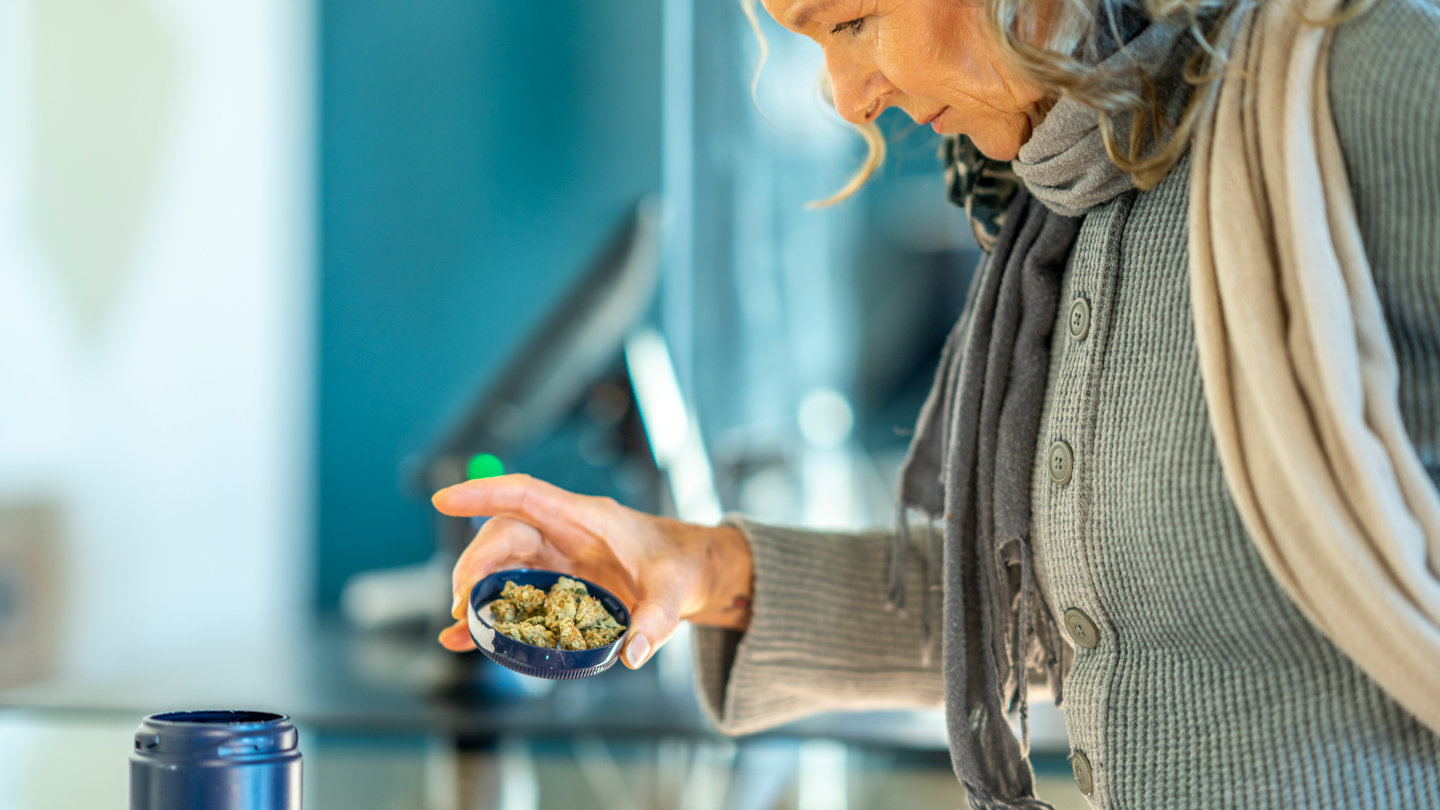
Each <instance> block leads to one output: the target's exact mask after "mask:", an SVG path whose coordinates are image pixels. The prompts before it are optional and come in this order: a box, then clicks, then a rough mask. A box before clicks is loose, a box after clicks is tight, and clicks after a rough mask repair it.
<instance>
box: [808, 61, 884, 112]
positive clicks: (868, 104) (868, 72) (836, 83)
mask: <svg viewBox="0 0 1440 810" xmlns="http://www.w3.org/2000/svg"><path fill="white" fill-rule="evenodd" d="M825 68H826V70H827V71H829V74H830V92H831V97H832V98H834V100H835V109H836V111H837V112H839V113H840V117H841V118H844V119H845V120H846V121H849V122H850V123H852V124H866V123H869V122H871V121H874V120H875V119H876V118H877V117H879V115H880V113H882V112H884V111H885V108H886V107H887V106H889V105H888V103H887V101H888V100H889V97H890V96H891V95H892V94H893V93H894V91H895V87H894V85H892V84H890V81H889V80H888V79H886V78H885V75H884V74H883V73H881V72H880V71H879V70H878V69H877V68H876V67H875V66H874V65H867V64H863V63H860V62H857V61H856V60H854V59H849V58H845V57H844V56H841V55H840V54H836V53H833V52H827V53H826V54H825Z"/></svg>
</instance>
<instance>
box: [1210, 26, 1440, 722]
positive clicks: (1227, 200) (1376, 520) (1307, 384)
mask: <svg viewBox="0 0 1440 810" xmlns="http://www.w3.org/2000/svg"><path fill="white" fill-rule="evenodd" d="M1300 2H1302V3H1303V6H1304V8H1303V13H1304V14H1305V15H1306V16H1307V17H1309V18H1311V19H1321V18H1324V17H1326V16H1328V15H1331V14H1334V13H1336V12H1338V11H1339V9H1340V3H1339V2H1338V0H1300ZM1330 30H1331V29H1328V28H1323V27H1317V26H1314V25H1309V24H1306V23H1304V22H1302V21H1301V20H1300V18H1299V16H1298V14H1297V11H1296V10H1293V9H1291V8H1289V7H1288V6H1287V4H1286V3H1285V2H1280V1H1279V0H1268V1H1267V2H1263V3H1261V4H1259V6H1258V7H1257V8H1254V9H1252V10H1251V11H1249V12H1248V13H1246V14H1245V15H1243V16H1242V17H1240V18H1238V19H1237V21H1236V22H1235V30H1234V33H1233V36H1234V37H1235V39H1234V47H1233V49H1232V51H1231V53H1232V57H1231V67H1230V70H1229V71H1228V72H1227V74H1226V75H1225V76H1224V78H1223V79H1221V80H1220V81H1219V83H1218V90H1215V91H1211V92H1212V97H1211V99H1210V103H1211V104H1212V105H1213V114H1212V115H1208V116H1206V120H1207V121H1208V123H1207V124H1206V125H1205V126H1204V128H1203V129H1202V130H1201V131H1200V132H1199V133H1198V134H1197V137H1196V141H1195V144H1194V151H1193V155H1192V158H1191V160H1192V169H1191V171H1192V173H1191V192H1190V194H1191V196H1190V292H1191V297H1192V305H1193V310H1194V317H1195V337H1196V342H1197V344H1198V347H1199V355H1200V371H1201V378H1202V380H1203V382H1204V388H1205V401H1206V404H1207V406H1208V408H1209V411H1210V422H1211V427H1212V429H1213V431H1214V434H1215V440H1216V443H1217V444H1218V446H1219V452H1220V460H1221V464H1222V466H1223V468H1224V471H1225V480H1226V482H1227V484H1228V485H1229V488H1230V492H1231V494H1232V495H1233V497H1234V500H1235V503H1236V505H1237V507H1238V508H1239V511H1240V515H1241V517H1242V519H1243V520H1244V523H1245V527H1246V528H1247V529H1248V530H1249V533H1250V535H1251V537H1252V538H1253V540H1254V542H1255V545H1256V547H1257V548H1258V549H1259V551H1260V554H1261V556H1262V557H1263V558H1264V560H1265V564H1266V565H1267V566H1268V568H1269V569H1270V572H1271V573H1272V574H1273V575H1274V576H1275V577H1276V579H1278V580H1279V582H1280V584H1281V586H1282V587H1283V588H1284V589H1285V591H1286V592H1287V593H1288V594H1289V595H1290V597H1291V598H1292V599H1294V601H1295V603H1296V604H1297V605H1299V607H1300V609H1301V610H1302V611H1303V612H1304V613H1305V615H1306V616H1307V617H1308V618H1309V620H1310V621H1311V622H1313V623H1314V624H1315V626H1316V627H1318V628H1319V629H1320V630H1321V632H1323V633H1324V634H1325V635H1326V636H1327V637H1328V638H1329V639H1330V640H1331V641H1333V642H1334V643H1335V644H1336V646H1338V647H1339V648H1340V649H1341V650H1342V651H1344V652H1345V654H1346V655H1348V656H1349V657H1350V659H1351V660H1353V661H1354V662H1355V663H1356V664H1358V665H1359V666H1360V667H1361V668H1362V669H1363V670H1364V671H1365V672H1366V673H1367V674H1368V675H1369V676H1370V677H1371V678H1373V679H1374V680H1375V681H1376V682H1377V683H1378V684H1379V685H1380V686H1381V687H1382V688H1383V689H1384V690H1385V691H1386V692H1387V693H1388V694H1389V695H1390V696H1391V697H1393V698H1394V699H1395V700H1396V701H1397V702H1399V703H1400V705H1402V706H1404V707H1405V708H1406V709H1408V710H1409V711H1410V712H1412V713H1414V714H1415V715H1416V716H1417V717H1418V718H1419V719H1420V721H1421V722H1422V723H1424V724H1425V725H1426V726H1428V727H1429V728H1430V729H1431V730H1432V731H1435V732H1437V733H1440V494H1437V492H1436V490H1435V487H1434V485H1433V483H1432V482H1431V480H1430V478H1429V477H1428V476H1427V475H1426V472H1425V469H1424V468H1423V467H1422V466H1421V463H1420V460H1419V458H1418V457H1417V456H1416V453H1415V449H1414V447H1413V446H1412V444H1411V442H1410V440H1409V437H1408V436H1407V435H1406V432H1405V427H1404V425H1403V424H1402V423H1401V420H1400V410H1399V407H1398V404H1397V400H1396V396H1397V394H1396V391H1397V379H1398V371H1397V366H1396V362H1395V355H1394V352H1393V350H1392V348H1391V346H1390V340H1389V336H1388V335H1387V333H1386V329H1385V321H1384V318H1383V316H1382V313H1381V309H1380V303H1379V299H1378V296H1377V294H1376V291H1375V285H1374V281H1373V280H1372V278H1371V275H1370V266H1369V264H1368V262H1367V260H1366V258H1365V252H1364V246H1363V245H1362V244H1361V241H1360V233H1359V229H1358V226H1357V224H1356V215H1355V206H1354V202H1353V200H1352V198H1351V195H1350V187H1349V182H1348V179H1347V176H1346V171H1345V162H1344V159H1343V156H1342V154H1341V151H1340V145H1339V139H1338V136H1337V135H1336V132H1335V125H1334V122H1333V119H1332V118H1331V114H1330V99H1329V90H1328V82H1327V74H1328V63H1327V55H1328V51H1329V44H1330V43H1329V31H1330ZM1242 68H1243V70H1242ZM1211 86H1212V87H1214V86H1215V85H1214V84H1212V85H1211Z"/></svg>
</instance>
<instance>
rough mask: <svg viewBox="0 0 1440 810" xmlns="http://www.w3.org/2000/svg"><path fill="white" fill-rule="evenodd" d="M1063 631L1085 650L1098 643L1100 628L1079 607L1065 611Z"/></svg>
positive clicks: (1092, 647)
mask: <svg viewBox="0 0 1440 810" xmlns="http://www.w3.org/2000/svg"><path fill="white" fill-rule="evenodd" d="M1065 633H1066V634H1067V635H1069V636H1070V640H1071V641H1073V642H1075V644H1076V645H1078V646H1080V647H1084V648H1085V649H1087V650H1091V649H1094V648H1095V645H1096V644H1099V643H1100V628H1098V627H1096V626H1095V622H1092V621H1090V617H1089V616H1086V615H1085V611H1083V610H1081V609H1080V608H1070V609H1069V610H1067V611H1065Z"/></svg>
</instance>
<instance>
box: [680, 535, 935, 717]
mask: <svg viewBox="0 0 1440 810" xmlns="http://www.w3.org/2000/svg"><path fill="white" fill-rule="evenodd" d="M725 523H726V525H730V526H734V527H735V528H737V529H739V530H740V531H741V532H742V533H743V534H744V535H745V539H746V540H747V542H749V544H750V551H751V554H752V555H753V557H754V570H755V589H754V593H753V596H752V600H751V619H750V626H749V628H747V629H746V630H745V631H744V632H740V631H736V630H725V629H721V628H713V627H696V628H695V635H694V651H695V652H694V655H695V679H696V687H697V691H698V692H699V696H700V704H701V706H702V707H703V708H704V710H705V713H706V714H707V715H708V716H709V717H710V719H711V720H712V721H713V722H714V723H715V725H716V727H717V728H719V729H720V731H722V732H723V733H726V734H749V733H752V732H756V731H761V730H764V729H767V728H771V727H773V726H777V725H780V724H783V723H787V722H789V721H791V720H795V719H798V718H800V717H804V716H805V715H809V714H814V713H816V712H821V711H833V710H857V711H858V710H869V709H888V708H909V707H929V706H936V705H939V704H941V703H943V702H944V685H943V683H942V678H941V670H940V662H939V658H940V656H939V655H935V656H932V658H931V660H929V661H928V662H927V661H925V660H924V659H925V656H924V647H925V642H926V639H925V633H924V630H923V627H922V615H921V614H922V613H923V612H924V611H923V610H911V611H909V612H907V613H899V612H895V611H891V610H889V609H888V608H887V607H886V605H885V596H886V592H887V590H888V586H889V580H888V577H889V573H888V572H889V570H890V565H889V562H890V560H889V557H890V550H891V537H890V536H889V535H888V534H882V533H868V534H832V533H824V532H812V531H803V530H797V529H785V528H779V527H773V526H764V525H761V524H758V523H753V522H751V521H748V520H745V519H744V518H742V517H738V516H734V515H732V516H728V517H727V518H726V520H725ZM910 553H911V555H912V558H911V561H910V564H909V565H907V567H906V579H907V588H908V589H909V592H910V593H911V594H915V595H919V594H923V593H924V592H925V591H924V578H925V564H926V561H925V560H924V559H923V556H922V555H921V554H920V553H919V551H918V548H912V549H911V551H910ZM937 563H938V561H937ZM931 596H933V598H928V599H915V600H914V601H913V602H912V605H913V604H916V603H917V602H923V603H925V604H926V605H927V609H929V608H928V606H929V605H931V604H932V603H938V594H935V595H931ZM912 599H914V597H912ZM931 613H932V616H938V613H939V610H938V604H937V606H936V607H935V609H932V610H931ZM932 621H933V619H932ZM932 632H933V633H934V634H935V635H936V640H935V646H936V648H937V649H938V646H939V645H938V635H939V633H940V628H939V627H938V624H937V625H935V626H933V627H932Z"/></svg>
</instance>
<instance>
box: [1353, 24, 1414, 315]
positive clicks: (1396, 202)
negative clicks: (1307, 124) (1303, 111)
mask: <svg viewBox="0 0 1440 810" xmlns="http://www.w3.org/2000/svg"><path fill="white" fill-rule="evenodd" d="M1330 104H1331V108H1332V110H1333V115H1334V119H1335V131H1336V134H1337V135H1339V138H1340V147H1341V149H1342V150H1343V151H1344V153H1345V168H1346V171H1347V173H1348V174H1349V176H1350V178H1349V179H1350V188H1351V191H1352V192H1353V194H1354V198H1355V208H1356V213H1357V214H1358V216H1359V220H1360V230H1361V236H1362V238H1363V239H1364V241H1365V245H1366V252H1367V253H1368V254H1369V255H1370V261H1371V265H1372V269H1373V271H1374V273H1375V275H1376V281H1377V282H1379V283H1381V285H1382V286H1385V285H1386V284H1388V283H1406V284H1413V283H1416V282H1417V281H1418V280H1419V279H1425V280H1426V285H1425V286H1426V287H1427V290H1426V292H1427V294H1428V295H1434V294H1440V288H1436V287H1435V285H1434V284H1433V282H1434V280H1435V279H1437V278H1440V273H1437V268H1440V240H1437V239H1434V238H1432V237H1433V234H1434V232H1435V222H1436V221H1437V219H1440V137H1437V133H1440V0H1374V3H1373V5H1372V6H1371V7H1370V8H1369V9H1367V10H1366V11H1365V12H1364V13H1363V14H1361V15H1360V16H1358V17H1356V18H1355V19H1353V20H1350V21H1348V22H1345V23H1341V24H1340V25H1339V26H1338V27H1337V28H1336V30H1335V34H1334V40H1333V42H1332V46H1331V50H1330ZM1397 274H1398V275H1397ZM1392 314H1393V313H1392Z"/></svg>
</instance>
